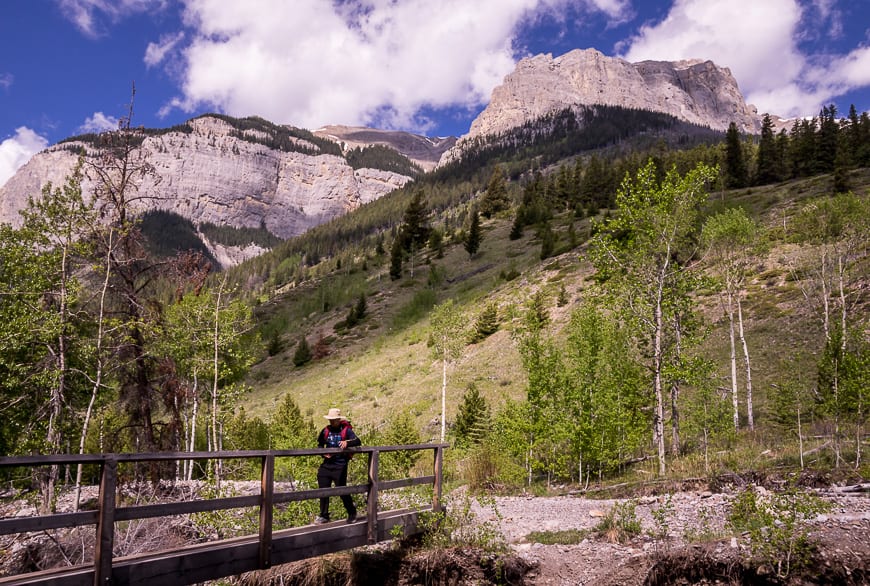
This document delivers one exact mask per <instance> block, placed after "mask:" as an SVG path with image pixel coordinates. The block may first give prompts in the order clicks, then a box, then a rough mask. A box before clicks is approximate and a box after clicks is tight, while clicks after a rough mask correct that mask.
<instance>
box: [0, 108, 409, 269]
mask: <svg viewBox="0 0 870 586" xmlns="http://www.w3.org/2000/svg"><path fill="white" fill-rule="evenodd" d="M189 124H190V126H191V127H192V129H193V130H192V132H189V133H186V132H168V133H165V134H162V135H159V136H149V137H147V138H146V139H145V140H144V142H143V144H142V146H141V149H142V151H143V153H145V155H146V157H147V161H148V162H149V163H150V164H151V165H152V166H153V167H154V174H153V175H151V176H148V177H146V178H145V179H144V180H143V181H142V183H141V185H140V186H139V195H147V196H148V198H147V199H143V200H142V210H143V211H144V210H145V209H161V210H166V211H171V212H175V213H177V214H179V215H181V216H183V217H185V218H188V219H190V220H191V221H193V222H194V223H199V222H211V223H214V224H217V225H230V226H235V227H252V228H256V227H259V226H265V227H266V228H267V229H268V230H269V231H270V232H272V233H273V234H275V235H276V236H279V237H281V238H289V237H291V236H295V235H298V234H301V233H302V232H304V231H305V230H307V229H309V228H311V227H313V226H315V225H317V224H320V223H322V222H325V221H328V220H330V219H332V218H334V217H336V216H339V215H341V214H344V213H346V212H348V211H349V210H352V209H354V208H357V207H359V206H360V205H362V204H364V203H367V202H369V201H372V200H374V199H377V198H379V197H381V196H382V195H384V194H386V193H388V192H390V191H392V190H393V189H396V188H398V187H401V186H402V185H404V184H405V183H406V182H407V181H409V180H410V177H406V176H404V175H398V174H396V173H391V172H388V171H381V170H378V169H357V170H354V169H353V168H351V167H350V166H349V165H348V164H347V162H346V161H345V160H344V159H343V158H341V157H339V156H336V155H327V154H320V155H311V154H305V153H301V152H285V151H280V150H274V149H272V148H269V147H268V146H265V145H263V144H257V143H254V142H250V141H246V140H243V139H242V138H240V137H239V136H238V132H237V131H234V128H233V127H232V126H231V125H230V124H229V123H227V122H226V121H224V120H221V119H219V118H215V117H209V116H206V117H202V118H197V119H194V120H191V121H190V122H189ZM246 132H248V133H255V132H257V131H253V130H248V131H246ZM301 142H304V141H301ZM70 146H86V147H87V148H88V149H89V151H90V152H91V153H92V154H93V149H92V148H91V147H89V146H88V145H83V144H80V143H65V144H63V145H56V146H54V147H51V148H49V149H47V150H46V151H43V152H42V153H39V154H37V155H35V156H34V157H33V158H32V159H31V160H30V161H29V162H28V163H27V164H26V165H25V166H24V167H22V168H21V169H19V171H18V173H16V174H15V175H14V176H13V177H11V178H10V179H9V181H8V182H7V183H6V184H5V185H4V186H3V187H2V188H0V222H7V223H12V224H18V223H19V216H18V211H19V210H20V209H22V208H23V207H24V206H25V205H26V203H27V197H28V196H29V195H37V194H39V192H40V190H41V189H42V186H43V185H44V184H45V182H46V181H51V182H52V184H54V185H62V184H63V182H64V180H65V177H66V176H67V175H68V174H69V173H70V172H71V170H72V168H73V166H74V165H75V162H76V158H77V157H76V155H75V154H74V153H73V152H71V151H70V150H68V147H70ZM305 146H307V147H310V148H311V149H312V150H314V151H316V150H317V147H316V146H315V145H314V144H311V143H308V144H306V145H305ZM83 191H84V193H85V194H89V193H92V183H91V180H90V179H89V178H87V179H85V181H84V184H83ZM251 250H252V252H251V254H254V253H256V252H258V249H256V247H254V248H252V249H251ZM224 258H233V260H235V261H238V258H237V257H232V255H228V256H226V255H225V256H224Z"/></svg>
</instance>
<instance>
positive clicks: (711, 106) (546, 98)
mask: <svg viewBox="0 0 870 586" xmlns="http://www.w3.org/2000/svg"><path fill="white" fill-rule="evenodd" d="M579 104H582V105H590V106H591V105H596V104H604V105H611V106H622V107H626V108H640V109H644V110H652V111H657V112H664V113H666V114H671V115H673V116H675V117H677V118H679V119H681V120H685V121H687V122H691V123H695V124H700V125H705V126H709V127H711V128H714V129H717V130H725V129H727V128H728V125H729V124H730V123H731V122H732V121H733V122H735V123H736V124H737V126H738V128H740V130H741V131H743V132H749V133H757V132H759V130H760V128H761V123H760V118H759V116H758V113H757V111H756V110H755V108H754V107H752V106H748V105H747V104H746V103H745V102H744V100H743V96H742V94H741V93H740V90H739V89H738V87H737V81H736V80H735V79H734V76H732V75H731V72H730V71H729V70H728V69H727V68H723V67H719V66H717V65H716V64H714V63H713V62H711V61H701V60H691V61H676V62H666V61H642V62H640V63H629V62H628V61H625V60H623V59H618V58H615V57H607V56H605V55H604V54H602V53H600V52H598V51H596V50H594V49H586V50H581V49H576V50H574V51H571V52H569V53H566V54H565V55H562V56H560V57H556V58H553V56H552V55H549V54H548V55H536V56H534V57H529V58H527V59H522V60H521V61H520V62H519V63H518V64H517V66H516V69H515V70H514V71H513V73H510V74H509V75H508V76H507V77H505V79H504V83H503V84H502V85H500V86H498V87H497V88H495V89H494V90H493V92H492V98H491V100H490V103H489V105H488V106H487V107H486V109H484V111H483V112H481V114H480V115H479V116H478V117H477V119H475V120H474V122H473V123H472V125H471V129H470V131H469V133H468V135H467V136H466V137H463V138H464V139H468V138H474V137H477V136H483V135H487V134H497V133H500V132H504V131H506V130H508V129H510V128H514V127H516V126H520V125H522V124H523V123H524V122H527V121H529V120H533V119H535V118H538V117H540V116H543V115H545V114H548V113H550V112H552V111H554V110H561V109H564V108H566V107H571V106H575V105H579Z"/></svg>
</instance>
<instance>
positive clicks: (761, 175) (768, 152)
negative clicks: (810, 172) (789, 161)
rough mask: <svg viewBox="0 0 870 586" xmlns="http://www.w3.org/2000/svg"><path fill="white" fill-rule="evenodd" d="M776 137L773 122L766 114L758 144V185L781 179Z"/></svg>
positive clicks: (756, 181)
mask: <svg viewBox="0 0 870 586" xmlns="http://www.w3.org/2000/svg"><path fill="white" fill-rule="evenodd" d="M778 158H779V157H778V156H777V148H776V137H775V136H774V134H773V121H772V120H771V119H770V114H765V115H764V118H763V119H762V122H761V138H760V140H759V142H758V170H757V172H756V175H755V184H756V185H767V184H769V183H776V182H777V181H779V180H780V179H781V176H780V170H779V168H778V164H777V160H778Z"/></svg>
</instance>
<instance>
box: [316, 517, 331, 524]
mask: <svg viewBox="0 0 870 586" xmlns="http://www.w3.org/2000/svg"><path fill="white" fill-rule="evenodd" d="M324 523H329V518H328V517H321V516H320V515H318V516H317V517H315V518H314V524H315V525H323V524H324Z"/></svg>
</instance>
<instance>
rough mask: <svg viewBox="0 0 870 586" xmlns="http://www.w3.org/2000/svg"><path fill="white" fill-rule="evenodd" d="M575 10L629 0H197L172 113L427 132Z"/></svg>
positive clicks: (477, 100) (622, 6) (484, 94)
mask: <svg viewBox="0 0 870 586" xmlns="http://www.w3.org/2000/svg"><path fill="white" fill-rule="evenodd" d="M569 4H572V5H574V6H577V7H585V8H586V9H587V10H591V9H592V8H591V7H592V6H594V7H595V9H597V10H601V11H604V12H605V13H606V14H608V16H610V15H618V14H621V11H624V10H626V9H627V5H628V3H627V2H626V1H625V0H594V1H593V0H573V1H572V0H478V1H476V2H468V1H467V0H442V1H434V2H433V1H432V0H400V1H395V0H349V1H345V2H324V1H323V0H294V2H292V3H290V2H286V1H284V0H256V1H254V0H251V1H247V2H226V1H224V0H188V1H187V3H186V10H185V13H184V19H185V23H186V24H187V26H189V27H190V28H191V29H192V32H193V34H191V35H189V37H190V38H191V40H190V41H189V43H188V44H187V45H186V46H185V47H184V48H183V49H181V51H182V54H183V62H184V63H185V67H184V70H183V75H182V81H181V84H180V85H181V91H182V95H180V96H178V97H177V98H176V99H175V100H173V101H172V102H171V103H170V104H168V105H167V106H166V107H165V108H164V109H163V112H164V113H165V112H166V111H167V110H168V109H171V108H180V109H182V110H185V111H193V110H195V109H200V108H203V107H207V108H214V109H218V110H222V111H225V112H227V113H228V114H232V115H238V116H246V115H252V114H256V115H260V116H264V117H265V118H267V119H270V120H275V121H278V122H283V123H288V124H293V125H297V126H302V127H306V128H316V127H318V126H321V125H323V124H326V123H344V124H377V125H379V126H384V127H397V128H408V129H415V130H425V129H426V126H427V124H428V121H427V120H425V119H423V118H421V117H420V115H419V111H420V109H421V108H423V107H426V106H428V107H433V108H441V107H460V108H461V107H475V106H477V105H480V104H482V103H485V102H486V101H487V100H488V99H489V93H490V91H491V90H492V88H493V87H494V86H496V85H498V84H499V83H501V81H502V80H503V78H504V76H505V75H506V74H507V73H509V72H510V71H512V69H513V67H514V63H515V55H514V49H515V47H513V45H512V42H513V39H514V37H515V35H516V34H517V31H518V29H519V27H520V26H521V25H522V24H523V23H524V22H525V21H526V20H527V19H530V18H534V17H535V16H536V15H537V14H540V13H541V12H544V11H548V12H549V13H553V12H559V11H562V10H564V9H565V7H566V6H567V5H569Z"/></svg>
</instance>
